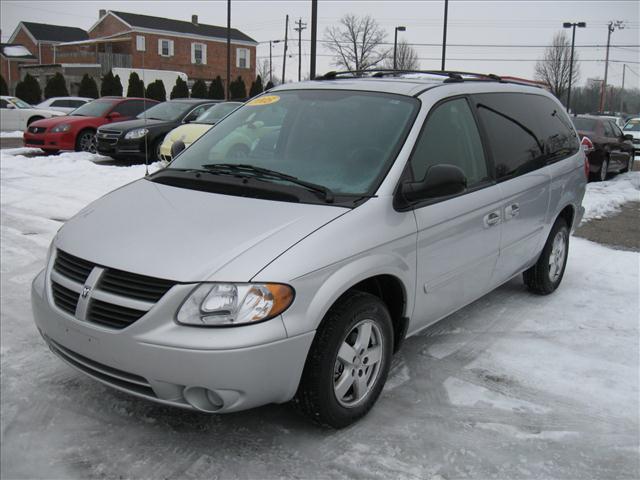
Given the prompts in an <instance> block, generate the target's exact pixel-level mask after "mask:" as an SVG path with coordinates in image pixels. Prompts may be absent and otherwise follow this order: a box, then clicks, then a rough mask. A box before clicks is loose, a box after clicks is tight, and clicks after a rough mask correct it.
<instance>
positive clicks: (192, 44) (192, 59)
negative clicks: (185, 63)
mask: <svg viewBox="0 0 640 480" xmlns="http://www.w3.org/2000/svg"><path fill="white" fill-rule="evenodd" d="M191 63H196V44H195V43H191Z"/></svg>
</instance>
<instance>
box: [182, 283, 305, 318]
mask: <svg viewBox="0 0 640 480" xmlns="http://www.w3.org/2000/svg"><path fill="white" fill-rule="evenodd" d="M293 297H294V292H293V288H291V287H289V286H288V285H283V284H279V283H263V284H260V283H208V284H206V283H205V284H202V285H200V286H199V287H197V288H196V289H195V290H194V291H193V292H191V294H190V295H189V297H188V298H187V300H186V301H185V302H184V303H183V304H182V306H181V307H180V310H179V311H178V316H177V320H178V322H179V323H183V324H186V325H199V326H209V327H226V326H233V325H245V324H249V323H254V322H260V321H262V320H268V319H270V318H273V317H275V316H277V315H280V314H281V313H282V312H284V311H285V310H286V309H287V308H288V307H289V305H291V302H293Z"/></svg>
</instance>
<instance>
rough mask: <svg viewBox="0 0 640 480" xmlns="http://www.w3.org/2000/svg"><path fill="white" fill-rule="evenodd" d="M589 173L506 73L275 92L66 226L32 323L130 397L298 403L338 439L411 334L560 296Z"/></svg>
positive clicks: (548, 103) (74, 362)
mask: <svg viewBox="0 0 640 480" xmlns="http://www.w3.org/2000/svg"><path fill="white" fill-rule="evenodd" d="M247 129H254V130H256V135H254V137H255V139H254V141H253V142H251V143H250V144H249V145H247V144H246V143H243V144H242V147H243V148H242V149H240V148H238V149H234V148H233V147H234V146H233V145H228V143H229V142H233V141H234V138H238V135H237V132H238V131H244V130H247ZM231 151H235V154H234V155H230V154H228V153H224V152H231ZM221 152H223V153H221ZM587 168H588V165H586V164H585V156H584V153H583V152H582V151H581V148H580V142H579V139H578V135H577V134H576V131H575V129H574V127H573V125H572V123H571V121H570V120H569V118H568V117H567V115H566V114H565V111H564V109H563V107H562V105H561V104H560V103H559V102H558V101H557V100H556V99H555V98H554V97H553V96H552V95H550V94H549V93H547V92H545V91H544V90H541V89H538V88H535V87H530V86H523V85H518V84H513V83H507V82H503V81H500V79H499V78H497V77H495V76H482V75H473V74H461V73H455V72H429V73H423V74H419V75H418V74H415V75H398V74H396V75H392V74H390V73H389V72H379V73H378V74H376V75H374V76H373V77H368V78H359V77H354V76H352V75H347V74H335V73H334V74H327V75H325V76H324V77H321V78H320V79H317V80H314V81H309V82H305V83H298V84H287V85H283V86H280V87H277V88H275V89H272V90H271V91H269V92H266V93H265V94H264V95H262V96H260V97H257V98H255V99H253V100H251V101H249V102H248V103H246V104H245V105H243V106H242V107H240V108H239V109H238V110H236V111H235V112H233V113H232V114H230V115H229V116H227V117H226V118H225V119H224V120H222V121H221V122H220V123H219V124H218V125H216V127H215V128H213V129H211V130H210V131H209V132H207V133H206V134H205V135H204V136H202V137H201V138H200V139H198V140H197V141H196V142H195V143H194V144H193V145H191V147H189V149H187V150H185V151H183V152H182V153H181V154H180V155H179V156H178V157H176V159H175V160H174V161H173V162H172V163H170V164H169V165H168V167H167V168H165V169H162V170H159V171H157V172H155V173H154V174H152V175H149V176H147V177H145V178H142V179H140V180H137V181H134V182H132V183H130V184H128V185H126V186H124V187H122V188H119V189H118V190H116V191H114V192H112V193H110V194H108V195H105V196H104V197H102V198H101V199H99V200H97V201H95V202H94V203H92V204H90V205H89V206H87V207H86V208H84V209H83V210H81V211H80V212H79V213H78V214H77V215H76V216H75V217H73V218H72V219H71V220H69V221H68V222H67V223H66V224H65V225H64V226H63V227H62V228H61V229H60V231H59V232H58V233H57V235H56V236H55V238H54V239H53V242H52V244H51V248H50V251H49V253H48V257H47V262H46V267H45V269H44V270H43V271H42V272H41V273H39V274H38V276H37V277H36V278H35V279H34V281H33V286H32V303H33V311H34V317H35V322H36V324H37V327H38V329H39V331H40V332H41V334H42V336H43V338H44V339H45V341H46V343H47V344H48V345H49V347H50V348H51V350H52V351H53V352H54V353H55V354H56V355H58V356H59V357H60V358H61V359H63V360H64V361H66V362H67V363H68V364H69V365H71V366H72V367H75V368H76V369H78V370H80V371H81V372H84V373H85V374H87V375H89V376H91V377H93V378H94V379H96V380H98V381H101V382H103V383H105V384H107V385H109V386H111V387H114V388H117V389H120V390H123V391H125V392H129V393H131V394H133V395H137V396H139V397H142V398H145V399H149V400H154V401H156V402H160V403H163V404H166V405H173V406H176V407H184V408H190V409H196V410H201V411H206V412H221V413H222V412H233V411H238V410H242V409H247V408H251V407H256V406H259V405H263V404H267V403H271V402H275V403H282V402H287V401H289V400H292V399H293V400H294V402H295V403H296V404H297V405H298V406H299V407H300V408H301V409H302V410H303V411H304V412H306V413H307V414H308V415H309V416H310V417H311V418H312V419H314V420H316V421H317V422H319V423H321V424H324V425H329V426H333V427H343V426H345V425H348V424H350V423H352V422H354V421H355V420H357V419H358V418H360V417H362V416H363V415H365V414H366V413H367V411H368V410H369V409H370V408H371V407H372V406H373V404H374V403H375V401H376V400H377V398H378V396H379V395H380V392H381V390H382V388H383V385H384V383H385V380H386V378H387V374H388V372H389V366H390V364H391V357H392V355H393V354H394V353H395V352H397V351H398V350H399V349H400V348H401V346H402V341H403V339H405V338H406V337H408V336H411V335H414V334H416V333H417V332H419V331H421V330H423V329H424V328H426V327H428V326H429V325H431V324H433V323H434V322H437V321H438V320H440V319H441V318H443V317H445V316H447V315H449V314H451V313H452V312H454V311H456V310H457V309H460V308H461V307H463V306H465V305H467V304H469V303H470V302H472V301H474V300H475V299H477V298H479V297H481V296H482V295H484V294H486V293H487V292H489V291H491V290H492V289H494V288H496V287H498V286H499V285H501V284H503V283H504V282H506V281H508V280H509V279H511V278H512V277H514V276H516V275H518V274H521V273H522V274H523V277H524V282H525V284H526V285H527V286H528V288H529V289H530V290H531V291H532V292H533V293H536V294H550V293H552V292H553V291H554V290H555V289H556V288H557V287H558V286H559V284H560V282H561V280H562V277H563V274H564V271H565V266H566V262H567V254H568V248H569V236H570V232H571V230H572V229H573V227H574V226H575V225H577V224H578V223H579V221H580V219H581V216H582V214H583V208H582V206H581V202H582V198H583V195H584V192H585V184H586V174H587V173H588V170H587ZM513 314H514V315H517V312H513Z"/></svg>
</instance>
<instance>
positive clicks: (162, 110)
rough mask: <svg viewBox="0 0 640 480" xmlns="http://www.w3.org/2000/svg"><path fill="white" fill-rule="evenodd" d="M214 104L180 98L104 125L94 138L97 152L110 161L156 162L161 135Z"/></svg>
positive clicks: (212, 102) (187, 121)
mask: <svg viewBox="0 0 640 480" xmlns="http://www.w3.org/2000/svg"><path fill="white" fill-rule="evenodd" d="M215 103H217V101H216V100H202V99H189V98H181V99H175V100H170V101H168V102H163V103H160V104H158V105H155V106H154V107H151V108H150V109H149V110H147V111H145V112H144V113H142V114H140V115H138V116H137V118H135V119H134V120H130V121H128V122H119V123H118V124H117V125H105V127H104V128H99V129H98V133H97V135H96V139H97V141H98V152H99V153H100V154H102V155H108V156H110V157H111V158H113V159H114V160H123V159H132V158H134V159H142V160H144V159H145V158H146V159H147V160H148V161H156V160H158V159H159V158H160V146H161V145H162V140H163V139H164V137H165V135H166V134H167V133H169V132H170V131H171V130H173V129H174V128H176V127H177V126H178V125H180V124H183V123H190V122H192V121H194V120H195V119H196V118H198V116H200V114H202V113H203V112H204V111H206V110H207V109H208V108H209V107H211V106H212V105H213V104H215Z"/></svg>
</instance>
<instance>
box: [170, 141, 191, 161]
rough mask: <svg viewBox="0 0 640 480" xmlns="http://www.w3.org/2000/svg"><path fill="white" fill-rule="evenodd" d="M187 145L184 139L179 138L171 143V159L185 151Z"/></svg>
mask: <svg viewBox="0 0 640 480" xmlns="http://www.w3.org/2000/svg"><path fill="white" fill-rule="evenodd" d="M185 148H187V147H186V145H185V144H184V142H183V141H182V140H177V141H175V142H173V144H172V145H171V159H174V158H176V157H177V156H178V154H179V153H180V152H181V151H183V150H184V149H185Z"/></svg>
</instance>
